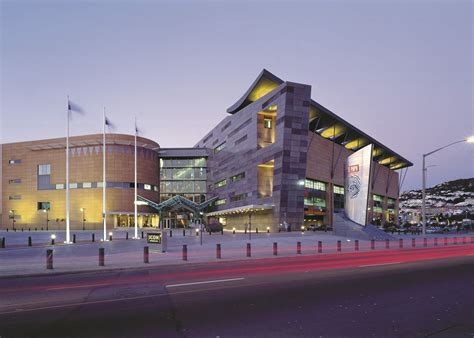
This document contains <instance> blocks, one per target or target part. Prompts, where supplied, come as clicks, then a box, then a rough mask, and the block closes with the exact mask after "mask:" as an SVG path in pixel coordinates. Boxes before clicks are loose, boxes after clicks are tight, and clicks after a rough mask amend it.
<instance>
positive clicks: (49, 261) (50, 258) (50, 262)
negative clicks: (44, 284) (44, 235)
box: [46, 249, 53, 270]
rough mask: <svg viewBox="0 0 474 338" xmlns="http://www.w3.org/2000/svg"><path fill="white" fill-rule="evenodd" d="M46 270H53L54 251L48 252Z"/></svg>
mask: <svg viewBox="0 0 474 338" xmlns="http://www.w3.org/2000/svg"><path fill="white" fill-rule="evenodd" d="M46 269H49V270H52V269H53V250H51V249H48V250H46Z"/></svg>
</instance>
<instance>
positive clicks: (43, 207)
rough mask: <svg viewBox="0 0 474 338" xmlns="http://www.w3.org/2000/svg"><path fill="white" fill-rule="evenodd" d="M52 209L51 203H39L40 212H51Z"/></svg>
mask: <svg viewBox="0 0 474 338" xmlns="http://www.w3.org/2000/svg"><path fill="white" fill-rule="evenodd" d="M49 209H51V203H50V202H38V210H49Z"/></svg>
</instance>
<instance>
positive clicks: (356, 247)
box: [354, 239, 359, 251]
mask: <svg viewBox="0 0 474 338" xmlns="http://www.w3.org/2000/svg"><path fill="white" fill-rule="evenodd" d="M354 250H355V251H359V240H358V239H356V240H355V241H354Z"/></svg>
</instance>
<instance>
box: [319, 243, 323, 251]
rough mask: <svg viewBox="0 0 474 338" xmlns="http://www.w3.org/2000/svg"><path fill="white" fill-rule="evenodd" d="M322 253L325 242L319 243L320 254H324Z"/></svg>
mask: <svg viewBox="0 0 474 338" xmlns="http://www.w3.org/2000/svg"><path fill="white" fill-rule="evenodd" d="M322 252H323V242H321V241H318V253H322Z"/></svg>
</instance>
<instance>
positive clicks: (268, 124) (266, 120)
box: [263, 117, 272, 129]
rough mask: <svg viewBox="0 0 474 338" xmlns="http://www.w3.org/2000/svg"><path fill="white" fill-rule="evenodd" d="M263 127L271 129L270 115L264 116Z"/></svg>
mask: <svg viewBox="0 0 474 338" xmlns="http://www.w3.org/2000/svg"><path fill="white" fill-rule="evenodd" d="M263 127H264V128H265V129H272V118H271V117H265V118H264V119H263Z"/></svg>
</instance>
